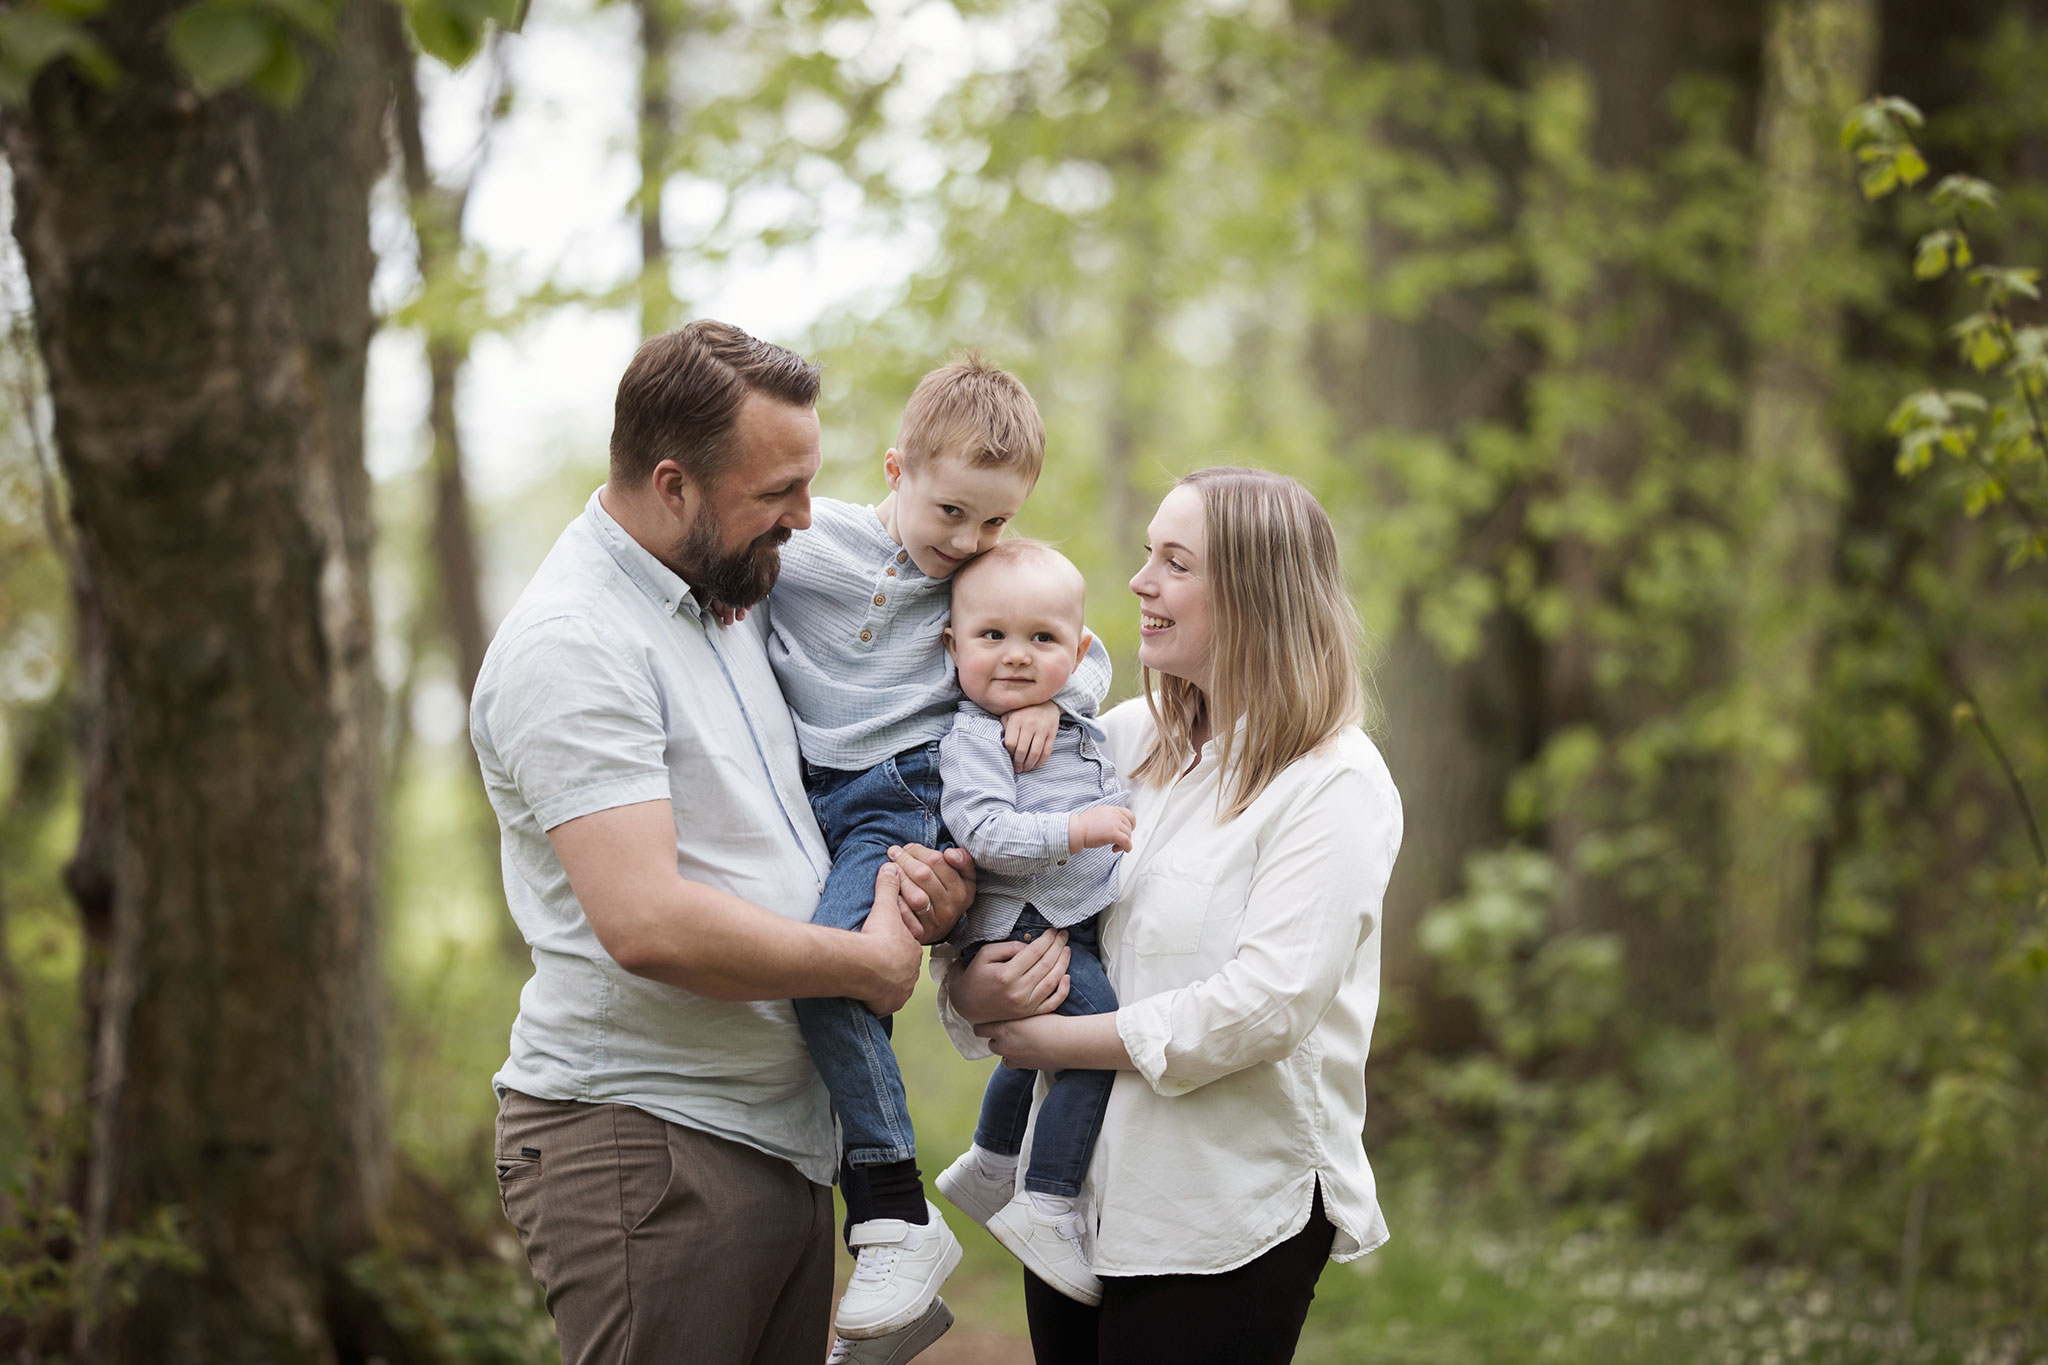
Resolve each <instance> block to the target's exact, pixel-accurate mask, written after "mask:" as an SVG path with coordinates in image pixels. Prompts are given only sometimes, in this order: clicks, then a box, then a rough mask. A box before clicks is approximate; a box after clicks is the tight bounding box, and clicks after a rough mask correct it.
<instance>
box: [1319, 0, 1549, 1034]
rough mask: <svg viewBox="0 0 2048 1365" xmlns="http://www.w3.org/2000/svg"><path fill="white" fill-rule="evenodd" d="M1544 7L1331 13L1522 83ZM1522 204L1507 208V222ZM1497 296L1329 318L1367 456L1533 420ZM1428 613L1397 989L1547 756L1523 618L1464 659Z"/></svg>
mask: <svg viewBox="0 0 2048 1365" xmlns="http://www.w3.org/2000/svg"><path fill="white" fill-rule="evenodd" d="M1533 13H1534V11H1533V9H1532V7H1531V6H1530V5H1529V4H1528V3H1526V0H1450V3H1438V2H1437V0H1399V2H1398V3H1390V2H1389V0H1360V3H1354V4H1351V5H1348V6H1346V7H1345V8H1344V9H1342V10H1341V11H1338V12H1337V13H1335V14H1334V15H1332V16H1330V19H1329V22H1330V23H1331V25H1332V27H1333V29H1334V33H1335V36H1336V38H1337V39H1338V41H1339V42H1341V43H1342V44H1343V45H1344V47H1345V48H1346V49H1347V50H1348V51H1349V52H1350V53H1351V54H1352V55H1353V56H1354V57H1355V58H1357V59H1359V60H1362V61H1383V62H1385V61H1396V62H1418V63H1432V64H1439V65H1441V66H1442V67H1444V68H1445V69H1446V70H1447V71H1449V72H1450V73H1452V74H1453V75H1454V76H1455V77H1456V78H1458V79H1461V80H1472V81H1488V82H1494V83H1498V84H1500V85H1503V86H1507V87H1515V86H1519V85H1520V84H1521V83H1522V82H1523V80H1524V79H1525V71H1524V66H1525V64H1526V63H1527V61H1528V60H1529V51H1528V49H1529V46H1530V31H1531V28H1532V25H1533V22H1534V20H1533ZM1373 136H1374V137H1375V138H1376V139H1380V140H1384V141H1386V142H1388V143H1391V144H1393V145H1396V146H1401V147H1404V148H1410V149H1414V150H1417V151H1421V152H1424V153H1426V154H1428V155H1430V156H1431V157H1432V158H1433V159H1437V160H1442V161H1444V162H1446V163H1452V164H1456V163H1459V162H1474V161H1476V162H1480V163H1482V164H1483V165H1484V166H1485V167H1487V168H1488V169H1490V170H1491V171H1492V172H1493V173H1494V174H1495V175H1496V176H1497V179H1498V183H1499V184H1500V185H1501V186H1502V187H1503V188H1504V189H1505V188H1507V187H1510V186H1512V185H1513V183H1514V181H1515V179H1516V178H1517V177H1518V176H1519V174H1520V171H1521V150H1520V148H1519V147H1516V146H1509V145H1497V144H1496V143H1495V142H1492V141H1485V140H1482V141H1479V142H1477V143H1474V144H1472V145H1466V144H1463V143H1461V144H1459V145H1456V146H1451V145H1445V144H1442V143H1438V142H1435V141H1433V140H1431V139H1430V138H1428V137H1427V136H1426V135H1424V134H1423V133H1421V132H1419V131H1418V130H1417V129H1416V127H1414V126H1413V125H1412V124H1409V123H1408V122H1406V121H1404V120H1394V121H1389V122H1387V123H1385V124H1383V125H1382V126H1380V127H1378V128H1376V129H1375V130H1374V132H1373ZM1513 212H1514V210H1513V208H1512V206H1511V205H1508V206H1504V208H1503V220H1502V221H1503V224H1505V223H1506V222H1508V221H1511V219H1512V214H1513ZM1367 232H1368V239H1367V240H1366V241H1365V242H1363V243H1362V244H1361V249H1362V251H1363V254H1364V255H1365V256H1366V258H1367V260H1369V261H1370V262H1372V269H1373V270H1374V271H1375V272H1384V271H1386V270H1389V269H1391V268H1392V267H1393V266H1394V265H1395V264H1396V263H1397V262H1399V261H1400V260H1401V258H1402V256H1403V254H1404V253H1405V252H1406V251H1408V250H1409V243H1408V242H1407V241H1406V240H1404V238H1403V235H1402V234H1401V232H1400V231H1399V230H1398V229H1396V228H1394V227H1393V226H1391V225H1390V224H1389V223H1388V222H1386V221H1382V220H1380V219H1379V218H1377V217H1375V219H1374V220H1373V221H1372V222H1370V223H1369V224H1368V228H1367ZM1490 302H1491V299H1490V297H1489V296H1488V294H1487V292H1486V291H1485V290H1483V289H1479V288H1465V289H1459V290H1454V291H1447V292H1446V293H1445V294H1444V295H1442V296H1440V297H1439V298H1437V299H1436V300H1435V301H1434V302H1433V306H1432V308H1431V309H1430V311H1428V312H1425V313H1423V314H1422V315H1421V316H1418V317H1415V318H1412V319H1409V318H1401V319H1396V318H1392V317H1387V316H1384V315H1376V316H1373V317H1371V318H1369V319H1368V320H1367V321H1366V322H1365V324H1364V326H1363V327H1362V328H1360V327H1358V326H1357V325H1356V324H1355V323H1354V322H1353V321H1352V319H1351V318H1349V317H1348V316H1345V315H1343V314H1337V315H1335V316H1333V317H1332V318H1330V319H1329V320H1328V321H1326V323H1325V324H1324V326H1323V328H1322V329H1321V331H1322V335H1321V336H1320V337H1319V339H1318V344H1317V346H1316V347H1315V353H1316V354H1317V355H1318V356H1319V357H1321V359H1320V361H1319V363H1318V364H1317V366H1316V379H1317V385H1318V387H1319V388H1320V389H1321V390H1322V392H1323V394H1324V398H1325V401H1326V402H1328V404H1329V405H1330V408H1331V410H1332V411H1333V412H1334V413H1336V414H1338V416H1339V418H1340V422H1341V424H1342V425H1343V426H1344V427H1347V428H1349V429H1350V430H1351V431H1353V432H1354V433H1358V434H1359V435H1361V436H1363V437H1364V438H1365V441H1366V459H1367V460H1368V462H1370V460H1371V456H1370V442H1371V441H1372V440H1373V438H1375V437H1400V436H1404V435H1424V436H1429V437H1433V438H1437V439H1441V440H1445V441H1450V442H1456V441H1457V440H1459V439H1460V438H1461V436H1462V435H1463V434H1464V432H1465V431H1466V430H1467V429H1468V428H1469V427H1470V426H1471V425H1472V424H1475V423H1479V422H1501V423H1505V424H1509V425H1514V424H1517V423H1518V422H1519V421H1520V416H1519V409H1520V406H1521V381H1520V378H1519V376H1518V374H1517V371H1518V370H1519V369H1521V368H1525V365H1524V363H1522V361H1520V360H1518V358H1517V357H1516V356H1514V355H1513V354H1511V353H1509V351H1510V348H1508V347H1506V346H1496V345H1493V344H1489V342H1488V341H1486V340H1484V339H1482V338H1481V337H1480V336H1478V335H1476V331H1475V329H1474V328H1473V327H1472V326H1470V325H1468V324H1469V320H1470V319H1473V318H1478V317H1482V316H1484V314H1485V312H1486V309H1487V307H1488V306H1489V303H1490ZM1366 472H1367V474H1368V475H1371V473H1372V471H1371V469H1368V470H1367V471H1366ZM1376 482H1384V481H1383V480H1376ZM1387 496H1388V500H1389V503H1390V507H1391V509H1394V510H1392V512H1391V514H1393V515H1399V512H1398V510H1397V509H1398V507H1399V503H1400V500H1401V493H1400V491H1399V490H1398V489H1389V490H1387ZM1510 498H1511V501H1512V500H1513V495H1512V494H1511V495H1510ZM1484 520H1485V522H1486V523H1487V526H1488V527H1489V528H1497V527H1505V528H1506V534H1507V535H1508V536H1510V537H1512V536H1515V535H1517V534H1519V533H1520V525H1519V523H1520V516H1519V512H1518V510H1517V506H1516V505H1510V506H1506V507H1503V508H1498V509H1494V510H1493V512H1492V513H1490V514H1489V515H1488V516H1487V517H1485V518H1484ZM1462 539H1463V541H1464V543H1465V545H1466V546H1467V553H1468V554H1470V555H1472V556H1476V557H1479V558H1481V559H1484V558H1485V556H1487V555H1488V554H1490V553H1497V552H1498V551H1499V549H1500V546H1499V544H1498V543H1497V541H1498V535H1497V534H1495V533H1494V532H1493V531H1491V530H1489V532H1488V533H1487V534H1481V527H1480V525H1479V524H1477V523H1475V524H1473V525H1472V526H1471V527H1470V528H1469V533H1468V534H1467V535H1466V536H1464V537H1462ZM1415 608H1416V602H1415V600H1414V594H1411V595H1410V600H1409V602H1408V603H1407V606H1406V609H1405V612H1404V618H1403V619H1402V620H1401V621H1399V622H1390V623H1385V624H1386V628H1387V631H1388V635H1389V639H1388V644H1387V654H1386V658H1385V661H1384V662H1383V663H1382V664H1381V665H1380V667H1379V669H1378V671H1377V673H1376V674H1375V679H1374V680H1375V682H1376V684H1377V687H1378V690H1379V694H1380V699H1381V702H1382V704H1383V705H1384V708H1385V711H1386V715H1387V718H1388V725H1387V729H1386V736H1385V744H1386V757H1387V765H1388V767H1389V769H1390V770H1391V771H1392V772H1393V774H1394V780H1395V783H1396V785H1398V786H1399V787H1400V789H1401V804H1402V808H1403V810H1404V811H1405V812H1406V816H1407V818H1406V833H1405V834H1404V835H1403V837H1402V842H1401V857H1400V859H1399V860H1398V861H1397V862H1396V863H1395V865H1394V877H1393V881H1392V882H1391V883H1389V885H1388V887H1387V896H1386V916H1385V918H1386V925H1387V935H1386V945H1385V950H1384V951H1385V959H1384V963H1383V970H1384V972H1385V974H1386V977H1387V980H1388V982H1389V984H1391V985H1395V986H1399V987H1405V988H1409V989H1411V990H1414V989H1420V988H1422V987H1423V986H1424V985H1425V984H1426V973H1425V970H1424V967H1425V964H1424V963H1423V961H1422V960H1421V958H1420V955H1419V951H1418V949H1417V946H1416V937H1415V930H1416V926H1417V925H1418V924H1419V923H1420V921H1421V919H1422V916H1423V915H1424V913H1425V912H1427V911H1428V910H1429V908H1430V907H1431V906H1434V905H1436V904H1438V903H1440V902H1442V901H1444V900H1448V899H1450V898H1451V897H1453V896H1455V895H1456V894H1457V893H1458V891H1459V890H1460V888H1461V887H1462V885H1463V880H1464V866H1465V860H1466V859H1467V858H1468V857H1469V856H1470V855H1472V854H1473V853H1475V852H1478V851H1481V850H1484V849H1489V848H1494V847H1498V846H1499V845H1500V844H1501V843H1502V842H1503V841H1504V840H1505V839H1506V838H1507V837H1508V833H1509V830H1508V824H1507V816H1506V792H1507V787H1508V782H1509V780H1510V779H1511V778H1512V777H1513V775H1514V773H1515V772H1516V770H1517V769H1518V768H1519V767H1520V766H1521V765H1522V764H1523V763H1525V762H1527V761H1528V759H1529V758H1530V756H1531V754H1532V752H1533V748H1534V745H1535V743H1536V735H1535V732H1534V726H1535V723H1536V721H1537V708H1538V705H1539V702H1540V696H1539V679H1538V678H1537V677H1536V676H1535V673H1534V663H1535V660H1534V657H1533V651H1532V648H1531V645H1530V640H1529V636H1528V633H1527V631H1526V630H1524V629H1523V628H1522V627H1521V624H1520V622H1519V621H1518V620H1516V619H1515V618H1514V617H1513V616H1512V615H1511V614H1510V613H1508V612H1505V611H1501V612H1496V613H1494V614H1493V615H1492V616H1491V617H1490V618H1489V619H1488V620H1487V621H1486V622H1485V623H1484V625H1483V626H1482V627H1481V630H1480V639H1479V641H1478V644H1477V648H1476V649H1475V651H1474V653H1473V654H1472V655H1471V656H1470V657H1467V658H1458V659H1451V658H1446V657H1445V656H1444V654H1443V653H1442V651H1440V650H1439V649H1438V648H1437V646H1436V645H1435V644H1434V643H1433V642H1432V641H1431V640H1430V638H1429V637H1428V635H1427V634H1425V633H1424V632H1423V631H1422V630H1421V629H1420V628H1419V627H1418V625H1417V624H1416V621H1415V615H1416V611H1415ZM1422 1006H1423V1008H1422V1017H1423V1019H1424V1035H1425V1036H1424V1037H1423V1040H1422V1041H1423V1042H1424V1043H1425V1044H1431V1043H1436V1042H1441V1041H1444V1040H1443V1039H1440V1038H1437V1037H1434V1036H1432V1034H1433V1032H1434V1031H1435V1026H1434V1024H1432V1023H1431V1022H1430V1021H1432V1020H1435V1019H1436V1018H1437V1014H1438V1012H1437V1011H1436V1010H1435V1009H1434V1008H1433V1006H1432V1004H1431V1002H1430V1000H1429V999H1428V998H1427V997H1425V998H1424V999H1423V1001H1422Z"/></svg>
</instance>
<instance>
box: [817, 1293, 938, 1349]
mask: <svg viewBox="0 0 2048 1365" xmlns="http://www.w3.org/2000/svg"><path fill="white" fill-rule="evenodd" d="M952 1325H953V1310H952V1309H950V1308H948V1307H946V1301H945V1300H944V1299H933V1300H932V1306H931V1307H929V1308H927V1309H925V1310H924V1316H923V1317H921V1318H919V1319H918V1320H917V1321H915V1322H913V1323H911V1324H910V1326H908V1327H905V1328H903V1329H902V1330H901V1331H900V1332H899V1333H897V1335H896V1338H895V1340H893V1341H892V1340H889V1339H887V1338H884V1337H870V1338H868V1339H867V1340H865V1341H854V1339H853V1338H852V1337H847V1338H846V1340H847V1341H849V1342H852V1343H853V1349H852V1350H851V1351H849V1352H848V1353H847V1354H846V1355H845V1356H843V1357H841V1361H842V1365H904V1362H905V1361H908V1360H911V1359H913V1358H914V1357H916V1356H919V1355H922V1354H924V1350H925V1348H926V1347H927V1346H930V1345H931V1344H932V1343H933V1342H935V1341H937V1340H938V1339H939V1338H940V1337H942V1336H944V1335H946V1332H947V1330H948V1329H949V1328H951V1327H952Z"/></svg>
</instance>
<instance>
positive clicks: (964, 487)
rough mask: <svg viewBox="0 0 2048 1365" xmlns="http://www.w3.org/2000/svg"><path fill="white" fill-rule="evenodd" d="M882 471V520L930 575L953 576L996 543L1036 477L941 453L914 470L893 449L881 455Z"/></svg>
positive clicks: (914, 561) (938, 576)
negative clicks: (885, 487)
mask: <svg viewBox="0 0 2048 1365" xmlns="http://www.w3.org/2000/svg"><path fill="white" fill-rule="evenodd" d="M882 472H883V473H884V474H885V475H886V476H887V477H888V480H889V494H890V496H889V508H888V514H887V515H886V516H885V517H884V518H883V522H884V524H885V525H887V526H888V528H889V533H890V534H891V535H893V536H895V537H896V543H897V544H899V545H901V546H902V547H903V548H904V549H906V550H908V551H909V552H910V560H911V562H912V563H913V564H915V565H917V567H918V568H919V569H920V570H922V571H923V572H924V573H925V574H927V575H929V576H930V577H932V578H951V577H952V576H953V573H954V571H955V570H957V569H958V568H959V567H960V566H961V565H962V564H965V563H966V562H967V561H968V560H970V559H972V558H974V557H975V556H976V555H978V554H980V553H981V552H982V551H983V550H986V549H989V548H990V547H991V546H993V545H994V544H995V543H996V539H997V538H998V537H999V536H1001V535H1002V533H1003V527H1005V526H1007V525H1008V524H1009V523H1010V520H1011V518H1013V517H1015V516H1016V515H1017V512H1018V510H1019V509H1020V508H1022V507H1023V506H1024V499H1025V498H1027V497H1029V496H1030V494H1031V483H1032V481H1031V480H1030V479H1029V478H1027V477H1026V476H1024V475H1022V474H1020V473H1018V472H1017V471H1016V470H1013V469H1004V468H1001V467H996V468H987V467H976V466H973V465H968V464H963V463H961V462H959V461H957V460H949V459H945V458H943V457H941V458H938V459H930V460H926V461H925V462H923V463H922V464H920V465H919V466H918V467H917V468H915V469H912V468H910V467H908V466H906V465H905V464H904V463H903V459H902V457H901V456H900V455H898V454H897V453H896V452H895V451H893V450H892V451H890V452H889V453H888V454H887V455H886V456H884V457H883V458H882Z"/></svg>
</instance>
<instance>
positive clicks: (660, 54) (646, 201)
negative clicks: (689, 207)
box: [633, 0, 676, 337]
mask: <svg viewBox="0 0 2048 1365" xmlns="http://www.w3.org/2000/svg"><path fill="white" fill-rule="evenodd" d="M670 2H671V0H633V10H634V12H635V13H636V14H638V15H639V17H640V117H639V136H640V199H639V207H640V335H641V336H643V337H650V336H656V335H658V334H660V333H662V332H665V331H667V330H668V329H669V328H670V327H672V326H674V325H675V322H676V317H675V312H676V297H675V291H674V290H673V289H672V288H671V287H670V285H669V278H668V243H667V241H666V240H664V238H663V237H662V233H661V192H662V188H663V187H664V186H666V185H667V184H668V176H669V172H670V171H671V170H673V169H674V165H673V162H674V160H675V119H676V104H675V95H674V92H673V89H672V86H671V82H672V81H673V80H674V79H675V77H674V56H675V44H676V32H675V22H674V18H673V16H672V15H671V14H670V13H669V11H668V9H667V8H666V7H667V6H668V4H669V3H670Z"/></svg>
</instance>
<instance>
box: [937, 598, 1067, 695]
mask: <svg viewBox="0 0 2048 1365" xmlns="http://www.w3.org/2000/svg"><path fill="white" fill-rule="evenodd" d="M1056 570H1057V566H1056V565H1052V564H1047V563H1042V562H1032V561H1025V562H1023V563H1021V564H1017V565H1013V566H1005V567H1003V568H1001V569H998V568H996V567H995V566H994V565H990V566H988V567H986V568H982V569H977V570H976V571H975V572H974V573H972V574H970V575H969V576H968V579H967V581H966V582H964V583H960V584H956V585H955V586H954V588H953V622H952V624H951V625H949V626H947V627H946V648H947V649H949V650H951V651H952V652H953V661H954V663H955V665H956V666H957V667H958V668H959V670H960V690H961V691H962V692H964V693H966V694H967V699H968V700H969V701H972V702H974V703H975V704H976V705H978V706H980V707H981V708H982V709H983V710H984V711H987V712H989V713H991V714H993V715H998V716H1000V715H1005V714H1007V713H1008V712H1011V711H1014V710H1016V709H1017V708H1018V707H1020V706H1036V705H1037V704H1038V703H1039V702H1042V701H1051V700H1052V699H1053V698H1054V697H1056V696H1058V695H1059V690H1060V689H1061V688H1062V687H1065V686H1066V685H1067V679H1068V678H1069V677H1071V676H1072V675H1073V672H1074V666H1075V665H1076V664H1078V663H1080V662H1081V656H1082V655H1084V654H1085V653H1087V651H1088V632H1087V631H1086V630H1085V629H1083V628H1082V626H1081V593H1080V590H1079V587H1078V585H1077V584H1076V583H1075V582H1074V581H1073V576H1072V575H1069V574H1062V573H1059V572H1057V571H1056Z"/></svg>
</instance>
